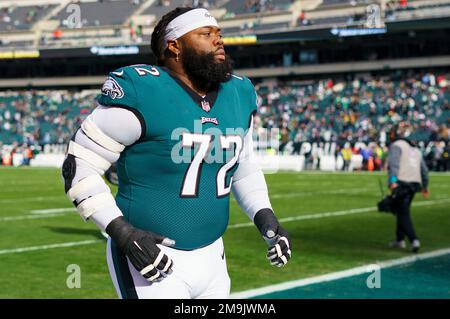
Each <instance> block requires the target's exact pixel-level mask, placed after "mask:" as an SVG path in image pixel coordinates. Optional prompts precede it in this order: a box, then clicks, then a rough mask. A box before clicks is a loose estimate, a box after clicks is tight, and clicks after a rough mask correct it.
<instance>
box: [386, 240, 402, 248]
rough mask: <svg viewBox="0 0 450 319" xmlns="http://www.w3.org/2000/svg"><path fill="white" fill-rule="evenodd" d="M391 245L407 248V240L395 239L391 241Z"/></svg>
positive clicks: (392, 246)
mask: <svg viewBox="0 0 450 319" xmlns="http://www.w3.org/2000/svg"><path fill="white" fill-rule="evenodd" d="M389 247H391V248H401V249H405V248H406V242H405V241H404V240H400V241H393V242H390V243H389Z"/></svg>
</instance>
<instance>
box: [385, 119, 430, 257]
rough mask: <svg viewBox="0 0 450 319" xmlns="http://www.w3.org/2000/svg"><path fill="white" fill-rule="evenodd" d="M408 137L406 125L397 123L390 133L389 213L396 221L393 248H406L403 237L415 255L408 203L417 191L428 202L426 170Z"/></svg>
mask: <svg viewBox="0 0 450 319" xmlns="http://www.w3.org/2000/svg"><path fill="white" fill-rule="evenodd" d="M410 133H411V129H410V126H409V124H406V123H403V122H401V123H399V124H398V125H396V126H394V127H393V129H392V130H391V133H390V140H391V141H392V142H391V145H390V146H389V155H388V172H389V182H388V183H389V188H390V189H391V191H392V197H393V203H392V206H391V209H392V212H393V213H394V215H396V217H397V229H396V236H397V238H396V241H394V242H392V243H390V246H391V247H394V248H402V249H404V248H406V242H405V237H407V238H408V240H409V242H410V243H411V250H412V251H413V252H415V253H417V252H418V251H419V248H420V242H419V239H418V237H417V235H416V232H415V230H414V226H413V222H412V219H411V211H410V208H411V202H412V201H413V199H414V195H415V193H416V192H418V191H422V194H423V196H424V197H425V198H428V169H427V167H426V165H425V162H424V160H423V158H422V154H421V152H420V151H419V149H418V148H417V147H415V145H414V144H413V143H412V142H411V141H410V140H409V139H408V138H407V137H408V136H409V135H410Z"/></svg>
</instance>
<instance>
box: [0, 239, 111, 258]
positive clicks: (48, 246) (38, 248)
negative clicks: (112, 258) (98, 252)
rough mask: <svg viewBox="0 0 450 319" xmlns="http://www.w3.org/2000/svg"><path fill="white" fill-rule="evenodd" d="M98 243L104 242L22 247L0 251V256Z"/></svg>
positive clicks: (99, 240) (92, 241)
mask: <svg viewBox="0 0 450 319" xmlns="http://www.w3.org/2000/svg"><path fill="white" fill-rule="evenodd" d="M100 242H104V240H103V239H95V240H83V241H74V242H69V243H60V244H51V245H42V246H32V247H22V248H15V249H4V250H0V255H6V254H16V253H23V252H28V251H36V250H47V249H53V248H63V247H74V246H81V245H91V244H96V243H100Z"/></svg>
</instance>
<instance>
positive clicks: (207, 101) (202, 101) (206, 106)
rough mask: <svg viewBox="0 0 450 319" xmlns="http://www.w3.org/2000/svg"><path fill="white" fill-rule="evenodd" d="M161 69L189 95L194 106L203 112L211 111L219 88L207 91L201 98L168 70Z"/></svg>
mask: <svg viewBox="0 0 450 319" xmlns="http://www.w3.org/2000/svg"><path fill="white" fill-rule="evenodd" d="M161 69H163V70H164V71H165V72H166V73H167V74H169V76H170V77H171V78H172V79H174V80H175V82H177V83H178V85H180V86H181V88H182V89H183V90H184V91H186V93H187V94H189V96H190V97H191V98H192V99H193V100H194V102H195V104H197V105H198V106H199V107H200V108H201V109H202V110H203V111H205V112H209V111H210V110H211V109H212V107H213V105H214V103H215V102H216V100H217V96H218V94H219V88H216V89H214V90H211V91H209V92H208V93H206V96H205V97H202V96H200V95H198V94H197V92H195V91H194V90H193V89H191V88H190V87H189V86H187V85H186V83H184V82H183V81H181V80H180V79H179V78H178V77H177V76H176V74H174V73H173V72H172V71H170V70H169V68H167V67H162V68H161Z"/></svg>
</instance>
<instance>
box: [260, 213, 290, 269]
mask: <svg viewBox="0 0 450 319" xmlns="http://www.w3.org/2000/svg"><path fill="white" fill-rule="evenodd" d="M253 221H254V223H255V225H256V227H257V228H258V230H259V232H260V233H261V235H262V236H263V238H264V240H265V241H266V243H267V244H268V245H269V248H268V249H267V250H268V252H267V259H269V261H270V264H271V265H275V266H277V267H282V266H284V265H286V264H287V262H288V261H289V259H291V248H292V245H291V241H290V239H289V234H288V232H287V231H286V230H285V229H284V228H283V227H281V225H280V223H279V222H278V220H277V217H276V216H275V214H274V213H273V211H272V210H271V209H268V208H265V209H261V210H260V211H258V212H257V213H256V215H255V217H254V219H253Z"/></svg>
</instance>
